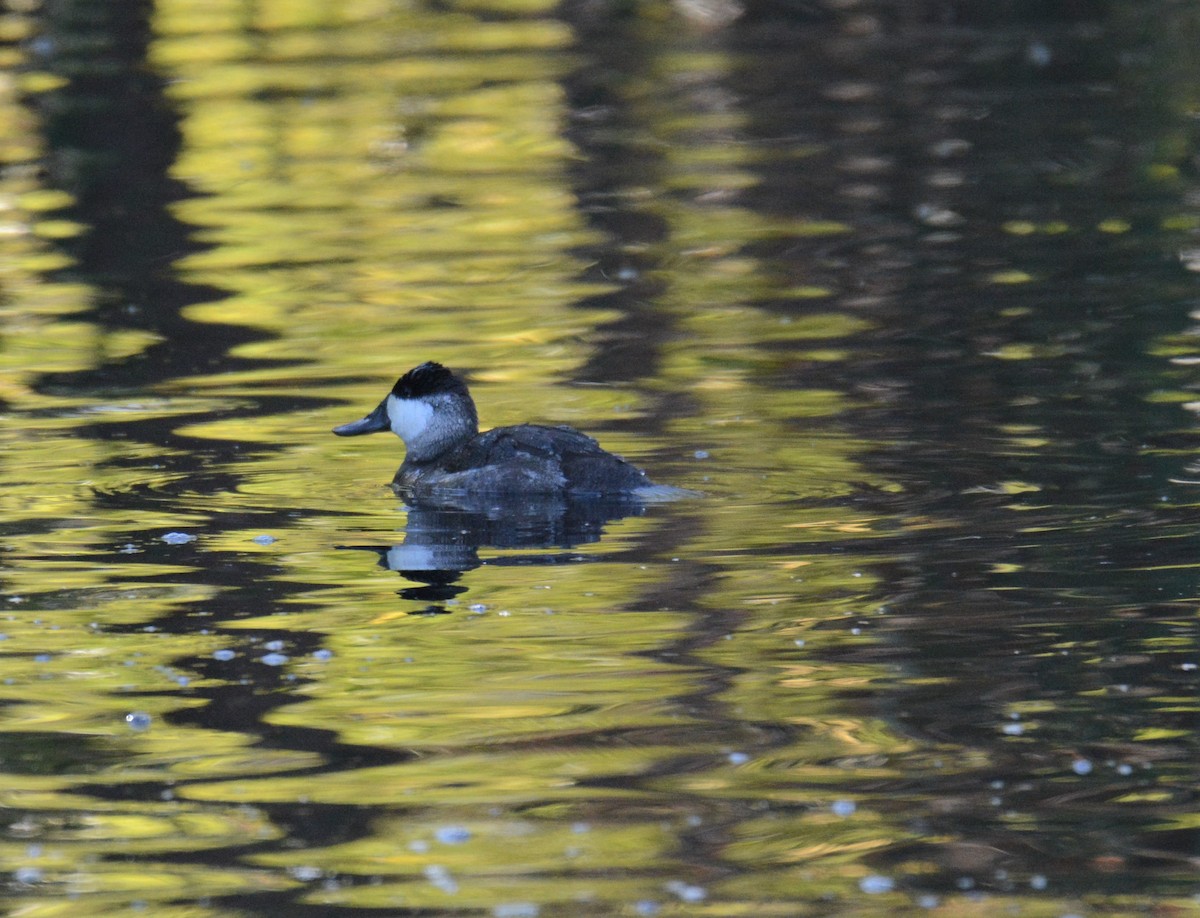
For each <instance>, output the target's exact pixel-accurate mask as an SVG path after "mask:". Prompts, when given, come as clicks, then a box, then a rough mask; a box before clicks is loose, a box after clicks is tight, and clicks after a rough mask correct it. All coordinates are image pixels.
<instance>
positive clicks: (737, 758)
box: [729, 752, 750, 765]
mask: <svg viewBox="0 0 1200 918" xmlns="http://www.w3.org/2000/svg"><path fill="white" fill-rule="evenodd" d="M749 761H750V756H748V755H746V753H744V752H731V753H729V764H730V765H745V764H746V763H747V762H749Z"/></svg>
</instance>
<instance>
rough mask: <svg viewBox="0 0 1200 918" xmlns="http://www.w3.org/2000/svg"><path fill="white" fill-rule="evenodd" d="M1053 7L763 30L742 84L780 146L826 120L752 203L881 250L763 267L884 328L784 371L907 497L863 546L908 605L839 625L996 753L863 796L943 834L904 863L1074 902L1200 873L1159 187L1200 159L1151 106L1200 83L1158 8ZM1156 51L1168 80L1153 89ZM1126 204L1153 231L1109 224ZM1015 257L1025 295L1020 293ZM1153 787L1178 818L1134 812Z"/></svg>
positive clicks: (917, 847)
mask: <svg viewBox="0 0 1200 918" xmlns="http://www.w3.org/2000/svg"><path fill="white" fill-rule="evenodd" d="M882 6H883V5H880V7H882ZM975 7H978V5H975ZM979 9H982V7H979ZM1028 9H1029V7H1028V5H1027V4H1016V5H1013V6H1012V7H1008V6H999V5H997V6H991V7H988V8H987V12H986V13H985V14H980V15H982V16H983V18H984V19H985V20H986V21H985V22H983V23H978V22H977V20H978V18H979V16H978V15H976V16H971V15H967V8H966V6H964V5H961V4H951V3H945V4H914V5H911V6H910V18H909V21H908V31H905V32H902V31H898V30H896V29H895V28H894V24H893V23H892V22H891V21H890V20H889V18H888V17H886V16H878V17H876V16H875V15H874V13H877V12H879V10H874V11H873V13H872V15H870V16H864V17H863V18H861V19H859V20H857V21H856V22H855V23H854V24H853V29H850V28H846V29H844V30H842V31H841V34H838V35H836V36H833V37H832V38H833V39H834V40H831V36H830V35H829V34H827V33H824V32H821V33H814V32H812V31H810V30H807V29H803V28H797V27H796V25H795V24H794V23H788V22H786V21H783V20H780V19H774V20H770V19H769V18H768V19H766V20H754V21H753V22H751V23H749V24H747V26H746V27H745V29H744V31H742V32H741V33H740V34H739V35H738V36H737V38H738V40H739V42H744V47H745V48H746V49H747V50H754V51H755V52H758V53H757V54H756V55H755V56H754V57H753V60H752V64H748V65H747V66H745V67H744V68H743V69H742V70H741V71H740V72H739V73H738V74H737V76H736V81H735V82H736V84H737V86H738V88H739V89H740V90H741V95H742V96H743V98H745V99H746V100H747V114H748V115H749V117H750V121H749V130H750V131H751V133H752V136H753V137H754V138H755V139H756V140H758V141H759V142H761V143H762V144H764V145H769V144H771V143H777V142H778V140H779V138H780V132H781V129H782V128H783V126H794V125H801V126H803V128H804V131H805V135H804V140H805V141H807V142H810V143H812V144H813V145H814V146H816V147H817V148H818V149H819V150H820V153H819V154H818V155H814V156H813V157H812V158H809V159H807V160H796V159H791V160H789V159H788V158H787V157H786V156H780V157H766V158H764V160H763V164H762V167H761V174H760V182H759V184H758V186H757V187H756V188H755V189H752V190H750V191H749V192H748V193H747V195H746V199H747V202H748V203H750V204H752V206H754V207H755V208H756V209H759V210H762V211H764V212H767V213H773V212H779V211H781V210H782V211H787V210H789V209H794V208H796V207H797V206H798V202H820V204H821V206H823V207H825V208H828V209H829V210H830V211H836V212H838V213H839V215H840V217H841V218H842V219H848V220H851V221H852V222H853V223H854V226H855V235H854V236H853V237H852V239H851V240H850V241H846V242H839V243H837V244H834V245H831V244H829V243H828V242H827V241H823V240H814V239H805V238H802V237H797V238H792V239H781V240H771V241H770V242H769V243H761V244H758V245H756V246H755V247H754V248H753V254H754V255H756V256H757V257H759V258H762V259H766V260H769V262H770V264H771V265H772V266H773V267H774V269H775V270H776V271H779V272H780V273H782V274H785V275H787V276H790V277H792V278H794V279H795V281H796V283H806V282H807V283H813V282H817V283H821V284H824V285H827V286H829V287H830V288H831V289H834V290H837V291H841V292H842V293H841V297H840V299H839V301H838V305H839V308H841V309H842V310H843V311H845V312H846V313H849V314H856V315H861V316H863V317H865V318H867V319H868V320H869V321H870V322H871V326H872V327H871V330H870V331H867V332H864V333H862V334H861V335H859V336H856V338H855V340H854V341H847V342H846V346H847V347H848V348H849V349H850V350H851V352H852V354H853V357H852V359H849V360H847V361H845V362H844V363H842V364H839V365H837V366H836V367H835V368H831V367H830V365H824V364H822V365H816V364H811V363H806V362H804V361H802V360H791V361H787V362H780V363H776V364H773V365H772V366H771V370H770V372H769V373H764V374H763V377H762V379H761V380H760V382H761V384H762V385H767V386H775V387H780V388H817V389H819V388H822V387H825V386H829V385H837V386H839V387H840V388H842V389H843V390H844V391H845V392H847V393H848V394H850V395H852V396H853V397H855V398H859V399H862V400H863V401H864V402H865V403H866V404H867V407H866V408H865V409H864V410H858V411H855V412H850V413H847V415H846V416H845V418H844V419H843V423H845V425H846V426H847V428H848V429H849V430H850V431H851V433H852V434H853V435H854V436H855V437H856V438H858V439H859V440H861V441H862V442H864V443H868V444H871V447H870V449H869V450H868V451H866V452H864V453H863V454H862V455H861V456H860V457H859V459H860V461H861V462H862V463H863V464H864V466H866V467H867V468H869V469H870V470H871V471H873V472H877V473H879V474H880V475H882V476H883V477H885V478H887V479H888V480H890V481H893V482H896V483H898V484H899V485H900V486H901V490H899V491H897V493H895V494H893V495H890V496H885V495H862V496H860V497H859V499H858V503H859V505H860V506H861V507H862V509H863V511H864V512H866V513H870V514H872V515H875V516H877V517H878V518H879V519H881V520H887V521H888V525H889V535H888V537H887V538H886V540H874V541H872V542H870V543H863V544H861V545H854V544H852V543H849V542H843V543H840V544H839V545H838V546H837V547H836V549H835V550H837V551H852V552H853V551H861V552H863V553H877V552H879V551H881V547H882V544H883V541H886V552H887V554H888V556H889V557H890V560H889V561H888V562H886V563H877V564H876V570H877V571H878V573H879V575H880V580H881V583H882V584H884V586H883V589H882V590H881V592H880V595H879V597H878V609H877V610H873V611H872V613H871V614H870V615H863V616H862V617H855V618H854V619H853V621H851V622H848V623H846V624H844V625H843V624H841V623H837V624H831V625H830V626H829V627H831V628H842V627H845V628H847V629H849V628H855V629H862V630H864V631H872V632H875V633H877V634H879V635H880V641H879V643H878V644H874V645H871V646H865V647H864V646H860V647H856V648H853V649H848V650H845V651H842V652H840V653H836V652H835V653H831V657H832V658H833V659H834V660H836V661H837V662H846V663H851V662H853V663H870V664H876V665H880V666H881V667H882V666H897V665H900V666H902V668H903V676H902V677H897V679H896V681H895V682H894V683H892V684H890V685H889V686H888V688H887V690H884V691H878V692H872V693H870V694H869V695H865V696H863V697H859V698H850V699H847V703H848V704H849V705H850V706H851V707H857V708H859V709H860V710H861V711H862V715H863V716H864V717H884V718H886V719H887V720H888V722H889V723H891V724H892V725H893V726H894V727H895V728H896V729H898V730H900V731H903V732H904V733H906V734H907V735H910V736H914V737H917V738H919V740H920V741H921V742H922V744H923V746H924V747H925V749H927V750H929V749H947V750H954V751H955V754H956V755H959V756H961V758H962V761H963V762H970V764H960V765H959V766H957V767H946V768H940V767H939V768H938V769H929V768H928V767H925V765H924V764H923V762H921V761H919V758H920V757H919V756H917V757H914V763H913V765H912V767H911V768H910V769H906V770H905V773H904V779H903V780H902V781H897V782H894V783H892V784H889V785H887V786H886V787H884V788H883V789H882V791H881V790H880V788H879V787H878V786H877V785H876V786H874V787H867V786H863V788H862V791H863V792H864V793H868V794H877V795H878V798H879V799H878V803H877V805H878V806H879V807H880V808H881V809H883V810H885V811H889V812H890V813H891V814H893V815H894V817H895V818H896V819H897V820H901V821H903V824H904V825H905V826H906V828H907V829H908V830H910V831H912V832H913V833H914V834H915V835H916V836H917V837H918V838H919V839H920V841H918V842H916V843H914V844H912V845H907V844H906V845H897V846H895V847H889V848H888V849H887V850H886V851H884V852H881V853H879V854H876V855H874V856H873V858H872V860H873V862H874V863H875V865H876V866H877V867H878V868H879V869H885V870H887V871H889V872H893V871H894V872H900V873H908V875H910V876H911V875H912V874H913V873H914V872H919V873H921V874H922V878H921V880H920V883H919V885H920V886H922V887H928V888H931V889H937V890H939V891H944V892H953V891H955V890H963V889H968V888H970V889H974V890H976V891H982V890H999V891H1006V892H1007V891H1011V890H1012V889H1014V887H1015V885H1016V884H1017V883H1018V882H1019V883H1020V885H1021V888H1025V889H1028V878H1029V877H1030V876H1032V875H1037V876H1041V877H1043V878H1045V877H1049V882H1050V884H1051V886H1052V888H1053V889H1055V890H1056V891H1058V892H1062V891H1066V892H1072V891H1075V890H1085V889H1086V890H1094V891H1100V890H1105V891H1109V892H1115V891H1124V892H1131V891H1137V892H1141V893H1145V892H1146V890H1147V889H1154V890H1156V891H1159V892H1178V893H1180V894H1183V893H1184V892H1185V890H1187V889H1189V888H1190V884H1191V883H1192V879H1191V877H1190V876H1186V875H1185V874H1184V873H1183V872H1180V873H1172V871H1174V870H1178V869H1179V868H1180V865H1182V864H1183V863H1184V861H1185V858H1186V856H1187V852H1189V851H1190V852H1194V851H1195V845H1196V837H1195V832H1194V830H1192V831H1188V830H1185V829H1184V828H1182V827H1181V826H1180V825H1179V824H1178V823H1176V824H1175V825H1172V824H1171V821H1170V819H1169V816H1168V814H1169V811H1170V807H1171V806H1173V805H1175V804H1176V803H1177V801H1179V800H1180V799H1183V798H1186V797H1190V795H1191V793H1192V791H1191V788H1193V787H1194V786H1195V780H1196V768H1195V762H1197V761H1200V754H1198V753H1200V750H1198V749H1197V747H1196V742H1195V731H1194V730H1193V729H1191V726H1190V725H1191V724H1192V723H1194V719H1195V706H1194V704H1192V703H1190V702H1188V703H1187V704H1185V705H1183V706H1182V707H1180V706H1179V705H1178V704H1177V700H1178V699H1181V698H1188V699H1192V698H1194V697H1196V692H1197V688H1198V686H1197V678H1196V672H1195V663H1194V659H1193V658H1194V648H1195V643H1194V641H1195V635H1196V628H1195V624H1194V602H1195V600H1194V597H1195V596H1196V594H1197V589H1198V587H1200V574H1198V573H1197V568H1196V558H1197V557H1198V554H1200V551H1198V550H1200V540H1197V538H1196V536H1195V532H1196V527H1197V524H1198V523H1200V513H1198V512H1197V510H1196V507H1195V497H1194V492H1191V491H1189V490H1187V489H1186V487H1183V488H1181V487H1180V486H1177V485H1174V484H1172V478H1174V477H1177V476H1179V474H1180V472H1181V471H1182V470H1183V469H1184V467H1185V465H1186V461H1187V458H1186V457H1188V456H1190V455H1195V454H1196V453H1197V452H1200V432H1197V431H1196V430H1195V429H1194V425H1193V422H1192V420H1191V418H1190V417H1188V416H1187V415H1186V413H1185V412H1183V411H1181V410H1180V408H1179V404H1178V400H1174V399H1169V398H1158V397H1156V396H1157V395H1158V394H1159V393H1162V392H1172V391H1178V390H1179V389H1180V388H1194V385H1195V383H1194V374H1188V373H1187V372H1186V371H1183V370H1180V369H1178V368H1172V367H1171V366H1170V365H1169V364H1168V363H1167V362H1166V361H1165V360H1164V359H1163V357H1162V356H1161V351H1162V350H1163V348H1162V345H1161V342H1162V341H1163V340H1164V339H1166V338H1168V337H1170V336H1171V335H1172V334H1173V333H1176V332H1177V331H1178V330H1179V329H1180V328H1182V327H1184V326H1185V325H1186V323H1187V321H1188V314H1189V312H1192V311H1194V310H1195V302H1196V297H1195V290H1194V279H1193V278H1191V277H1187V276H1186V275H1184V274H1183V273H1182V272H1181V270H1180V269H1179V267H1178V265H1177V263H1176V259H1175V257H1174V252H1173V251H1172V249H1173V247H1174V246H1175V245H1178V244H1179V238H1178V237H1175V238H1174V239H1172V237H1171V236H1170V234H1168V233H1166V232H1165V231H1163V230H1161V229H1159V228H1160V227H1163V226H1164V225H1165V224H1166V223H1167V222H1168V219H1169V217H1170V215H1171V214H1172V213H1176V212H1178V211H1179V209H1181V208H1186V206H1187V205H1186V203H1185V202H1186V201H1188V200H1189V199H1192V198H1194V196H1195V193H1196V192H1195V188H1194V181H1185V182H1180V183H1178V184H1175V185H1172V186H1171V188H1170V191H1169V192H1167V191H1166V190H1165V188H1164V185H1163V184H1161V183H1154V182H1151V181H1148V180H1147V178H1146V176H1147V173H1148V171H1149V170H1150V168H1151V166H1152V164H1153V163H1154V162H1155V161H1156V160H1155V156H1160V157H1161V155H1162V154H1161V150H1162V149H1163V148H1164V147H1165V146H1166V145H1168V144H1171V143H1177V142H1178V143H1181V144H1182V152H1181V153H1180V154H1179V155H1178V157H1177V161H1179V162H1184V161H1185V160H1188V159H1189V158H1194V156H1195V149H1196V144H1195V140H1194V136H1193V134H1194V132H1192V131H1191V129H1190V128H1188V129H1187V131H1186V136H1187V137H1188V140H1187V141H1186V142H1184V141H1183V139H1182V137H1181V129H1180V115H1179V113H1178V112H1176V111H1173V110H1172V109H1171V106H1170V105H1167V104H1157V105H1156V104H1153V103H1150V102H1148V101H1147V100H1148V99H1151V98H1153V99H1160V100H1161V99H1164V98H1169V91H1168V92H1153V93H1147V92H1146V86H1147V85H1155V83H1156V81H1159V82H1161V84H1162V85H1163V86H1164V87H1167V86H1169V85H1170V80H1169V76H1170V75H1171V74H1172V73H1174V70H1173V69H1172V68H1179V69H1186V68H1184V62H1183V61H1180V60H1174V61H1172V57H1173V54H1172V51H1171V48H1170V47H1169V40H1166V39H1162V38H1159V37H1156V36H1155V32H1156V30H1154V29H1153V28H1151V27H1150V22H1149V20H1148V19H1147V18H1145V17H1149V16H1151V15H1152V14H1151V13H1149V12H1145V13H1138V12H1136V8H1135V7H1134V6H1132V5H1128V4H1086V3H1085V4H1069V5H1065V6H1063V7H1061V8H1059V7H1055V9H1056V10H1058V14H1057V15H1045V14H1042V15H1039V16H1036V17H1028V16H1026V15H1024V13H1023V12H1021V11H1022V10H1024V11H1027V10H1028ZM1046 9H1047V10H1049V9H1050V7H1048V6H1047V7H1046ZM1146 9H1147V10H1149V7H1147V8H1146ZM973 20H975V21H976V27H970V28H964V27H962V26H963V23H964V22H970V21H973ZM1180 47H1182V45H1181V46H1180ZM764 48H772V49H774V50H773V52H772V53H762V52H763V50H764ZM1133 59H1136V60H1139V61H1142V62H1144V63H1145V62H1149V61H1156V62H1160V66H1161V67H1162V73H1161V74H1155V73H1154V72H1153V71H1152V68H1149V67H1147V69H1146V70H1145V71H1142V72H1139V73H1136V74H1135V73H1131V72H1130V70H1129V68H1128V66H1127V62H1128V61H1129V60H1133ZM1191 69H1194V64H1193V67H1192V68H1191ZM1189 78H1190V79H1194V74H1190V77H1189ZM797 87H810V88H811V89H812V90H813V91H812V92H806V91H798V90H797ZM1017 87H1021V88H1020V89H1018V88H1017ZM830 88H833V89H834V90H835V92H834V93H833V94H832V98H833V99H835V100H836V103H837V104H830V98H831V96H830V95H825V96H822V90H825V91H826V92H828V91H829V89H830ZM1034 97H1036V99H1037V104H1036V105H1031V104H1030V99H1031V98H1034ZM1016 151H1020V153H1019V154H1018V153H1017V152H1016ZM1185 172H1190V170H1188V169H1185ZM1114 212H1116V213H1120V214H1121V215H1122V216H1123V217H1129V218H1131V222H1134V223H1135V225H1133V226H1131V227H1130V228H1129V230H1128V231H1126V232H1109V233H1105V232H1101V231H1097V229H1096V228H1097V227H1102V226H1104V225H1105V221H1106V220H1108V219H1109V218H1111V217H1112V216H1113V214H1114ZM1010 221H1028V226H1029V227H1032V229H1031V230H1030V233H1029V234H1028V235H1021V234H1020V233H1012V232H1011V229H1010V227H1011V222H1010ZM1054 221H1059V224H1058V225H1059V226H1061V227H1062V228H1064V229H1063V231H1062V232H1059V233H1057V234H1056V233H1055V232H1051V231H1047V230H1046V229H1045V227H1047V226H1052V225H1055V224H1054ZM1022 232H1023V230H1022ZM1013 267H1016V268H1019V269H1020V271H1022V272H1025V278H1024V279H1023V280H1021V281H1019V282H1014V283H1000V282H997V281H996V280H995V275H996V273H1000V272H1003V271H1004V270H1005V269H1009V268H1013ZM757 305H759V306H760V307H761V308H765V309H770V310H772V311H777V312H779V313H781V314H786V315H792V316H798V315H803V314H804V312H805V310H816V311H823V310H827V309H829V308H830V307H829V303H828V302H824V303H820V302H819V303H815V304H813V303H808V304H806V303H804V302H796V301H794V300H789V299H786V298H780V299H778V300H774V301H762V302H759V303H758V304H757ZM881 525H882V524H881ZM891 527H894V528H891ZM796 550H797V552H811V551H812V547H811V546H808V545H798V546H797V547H796ZM901 661H902V662H901ZM1189 661H1190V662H1189ZM1141 794H1151V795H1153V794H1161V801H1162V804H1161V805H1160V804H1158V803H1147V804H1146V805H1136V804H1134V803H1131V802H1130V800H1131V798H1133V797H1136V796H1137V795H1141ZM889 798H893V799H889ZM914 798H915V799H916V801H917V802H918V803H919V806H918V807H916V809H915V811H914V807H913V806H912V804H913V802H914ZM1147 799H1148V798H1147ZM1117 826H1119V830H1118V829H1116V828H1115V827H1117ZM929 865H936V866H937V868H938V869H937V870H931V869H929ZM1115 868H1119V869H1115ZM964 884H967V885H964Z"/></svg>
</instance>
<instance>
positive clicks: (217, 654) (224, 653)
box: [213, 648, 237, 663]
mask: <svg viewBox="0 0 1200 918" xmlns="http://www.w3.org/2000/svg"><path fill="white" fill-rule="evenodd" d="M236 656H237V651H236V650H229V649H228V648H224V649H221V650H214V651H213V659H214V660H220V661H221V662H222V663H226V662H228V661H229V660H232V659H233V658H234V657H236Z"/></svg>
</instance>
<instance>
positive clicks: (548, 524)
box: [341, 497, 646, 612]
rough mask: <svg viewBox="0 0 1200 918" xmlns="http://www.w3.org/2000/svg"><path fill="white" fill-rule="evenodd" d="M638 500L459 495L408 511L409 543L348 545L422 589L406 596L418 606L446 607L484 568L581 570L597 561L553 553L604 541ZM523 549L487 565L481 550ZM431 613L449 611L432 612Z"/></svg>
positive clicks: (637, 509)
mask: <svg viewBox="0 0 1200 918" xmlns="http://www.w3.org/2000/svg"><path fill="white" fill-rule="evenodd" d="M645 512H646V505H645V504H643V503H640V502H638V501H634V500H598V499H596V498H591V499H585V498H580V499H570V500H568V499H548V500H511V499H510V500H504V501H496V500H494V499H492V500H487V499H484V498H477V499H472V498H469V497H460V498H458V499H457V500H455V501H454V504H453V505H451V504H449V503H447V504H445V505H443V506H427V505H423V506H420V507H410V508H409V510H408V518H407V520H406V521H405V526H404V540H403V541H402V542H400V543H399V544H396V545H389V546H373V545H346V546H341V547H343V548H347V549H351V550H361V551H370V552H374V553H376V554H377V555H378V556H379V565H380V566H381V567H385V568H387V569H388V570H393V571H396V573H398V574H400V576H402V577H404V578H405V579H406V580H410V581H412V582H413V583H415V584H417V586H415V587H409V588H406V589H404V590H401V591H400V596H401V597H402V598H404V599H408V600H413V601H416V602H445V601H447V600H450V599H454V598H455V597H457V596H459V595H460V594H462V593H465V592H466V591H467V589H468V588H467V587H466V586H463V585H460V584H459V583H458V581H459V579H460V577H461V575H462V574H463V573H465V572H466V571H470V570H473V569H475V568H477V567H480V566H481V565H484V564H488V565H500V566H504V565H537V564H576V563H581V562H585V561H591V560H595V557H594V556H591V555H580V554H575V553H572V552H554V553H547V552H546V549H555V548H558V549H570V548H574V547H575V546H577V545H588V544H592V543H595V542H599V541H600V539H601V538H602V536H603V535H604V528H605V526H607V525H608V524H609V523H612V522H615V521H617V520H619V519H622V518H624V517H628V516H641V515H642V514H643V513H645ZM489 548H492V549H502V550H505V551H514V550H518V551H521V553H520V554H506V555H504V556H503V557H499V558H491V559H487V560H484V559H482V558H480V556H479V552H480V550H481V549H489ZM426 611H430V612H444V611H446V610H445V609H444V608H439V607H436V606H435V607H431V608H429V609H427V610H426Z"/></svg>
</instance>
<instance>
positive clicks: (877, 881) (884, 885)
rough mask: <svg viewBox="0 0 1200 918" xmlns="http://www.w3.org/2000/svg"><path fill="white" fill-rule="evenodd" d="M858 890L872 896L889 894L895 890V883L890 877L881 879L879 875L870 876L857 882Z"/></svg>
mask: <svg viewBox="0 0 1200 918" xmlns="http://www.w3.org/2000/svg"><path fill="white" fill-rule="evenodd" d="M858 888H859V889H861V890H862V891H863V892H865V893H866V894H867V895H870V896H874V895H878V894H879V893H887V892H891V891H892V890H893V889H895V888H896V881H895V880H893V879H892V878H891V877H883V876H880V875H879V874H871V876H869V877H863V878H862V879H861V880H859V882H858Z"/></svg>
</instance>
